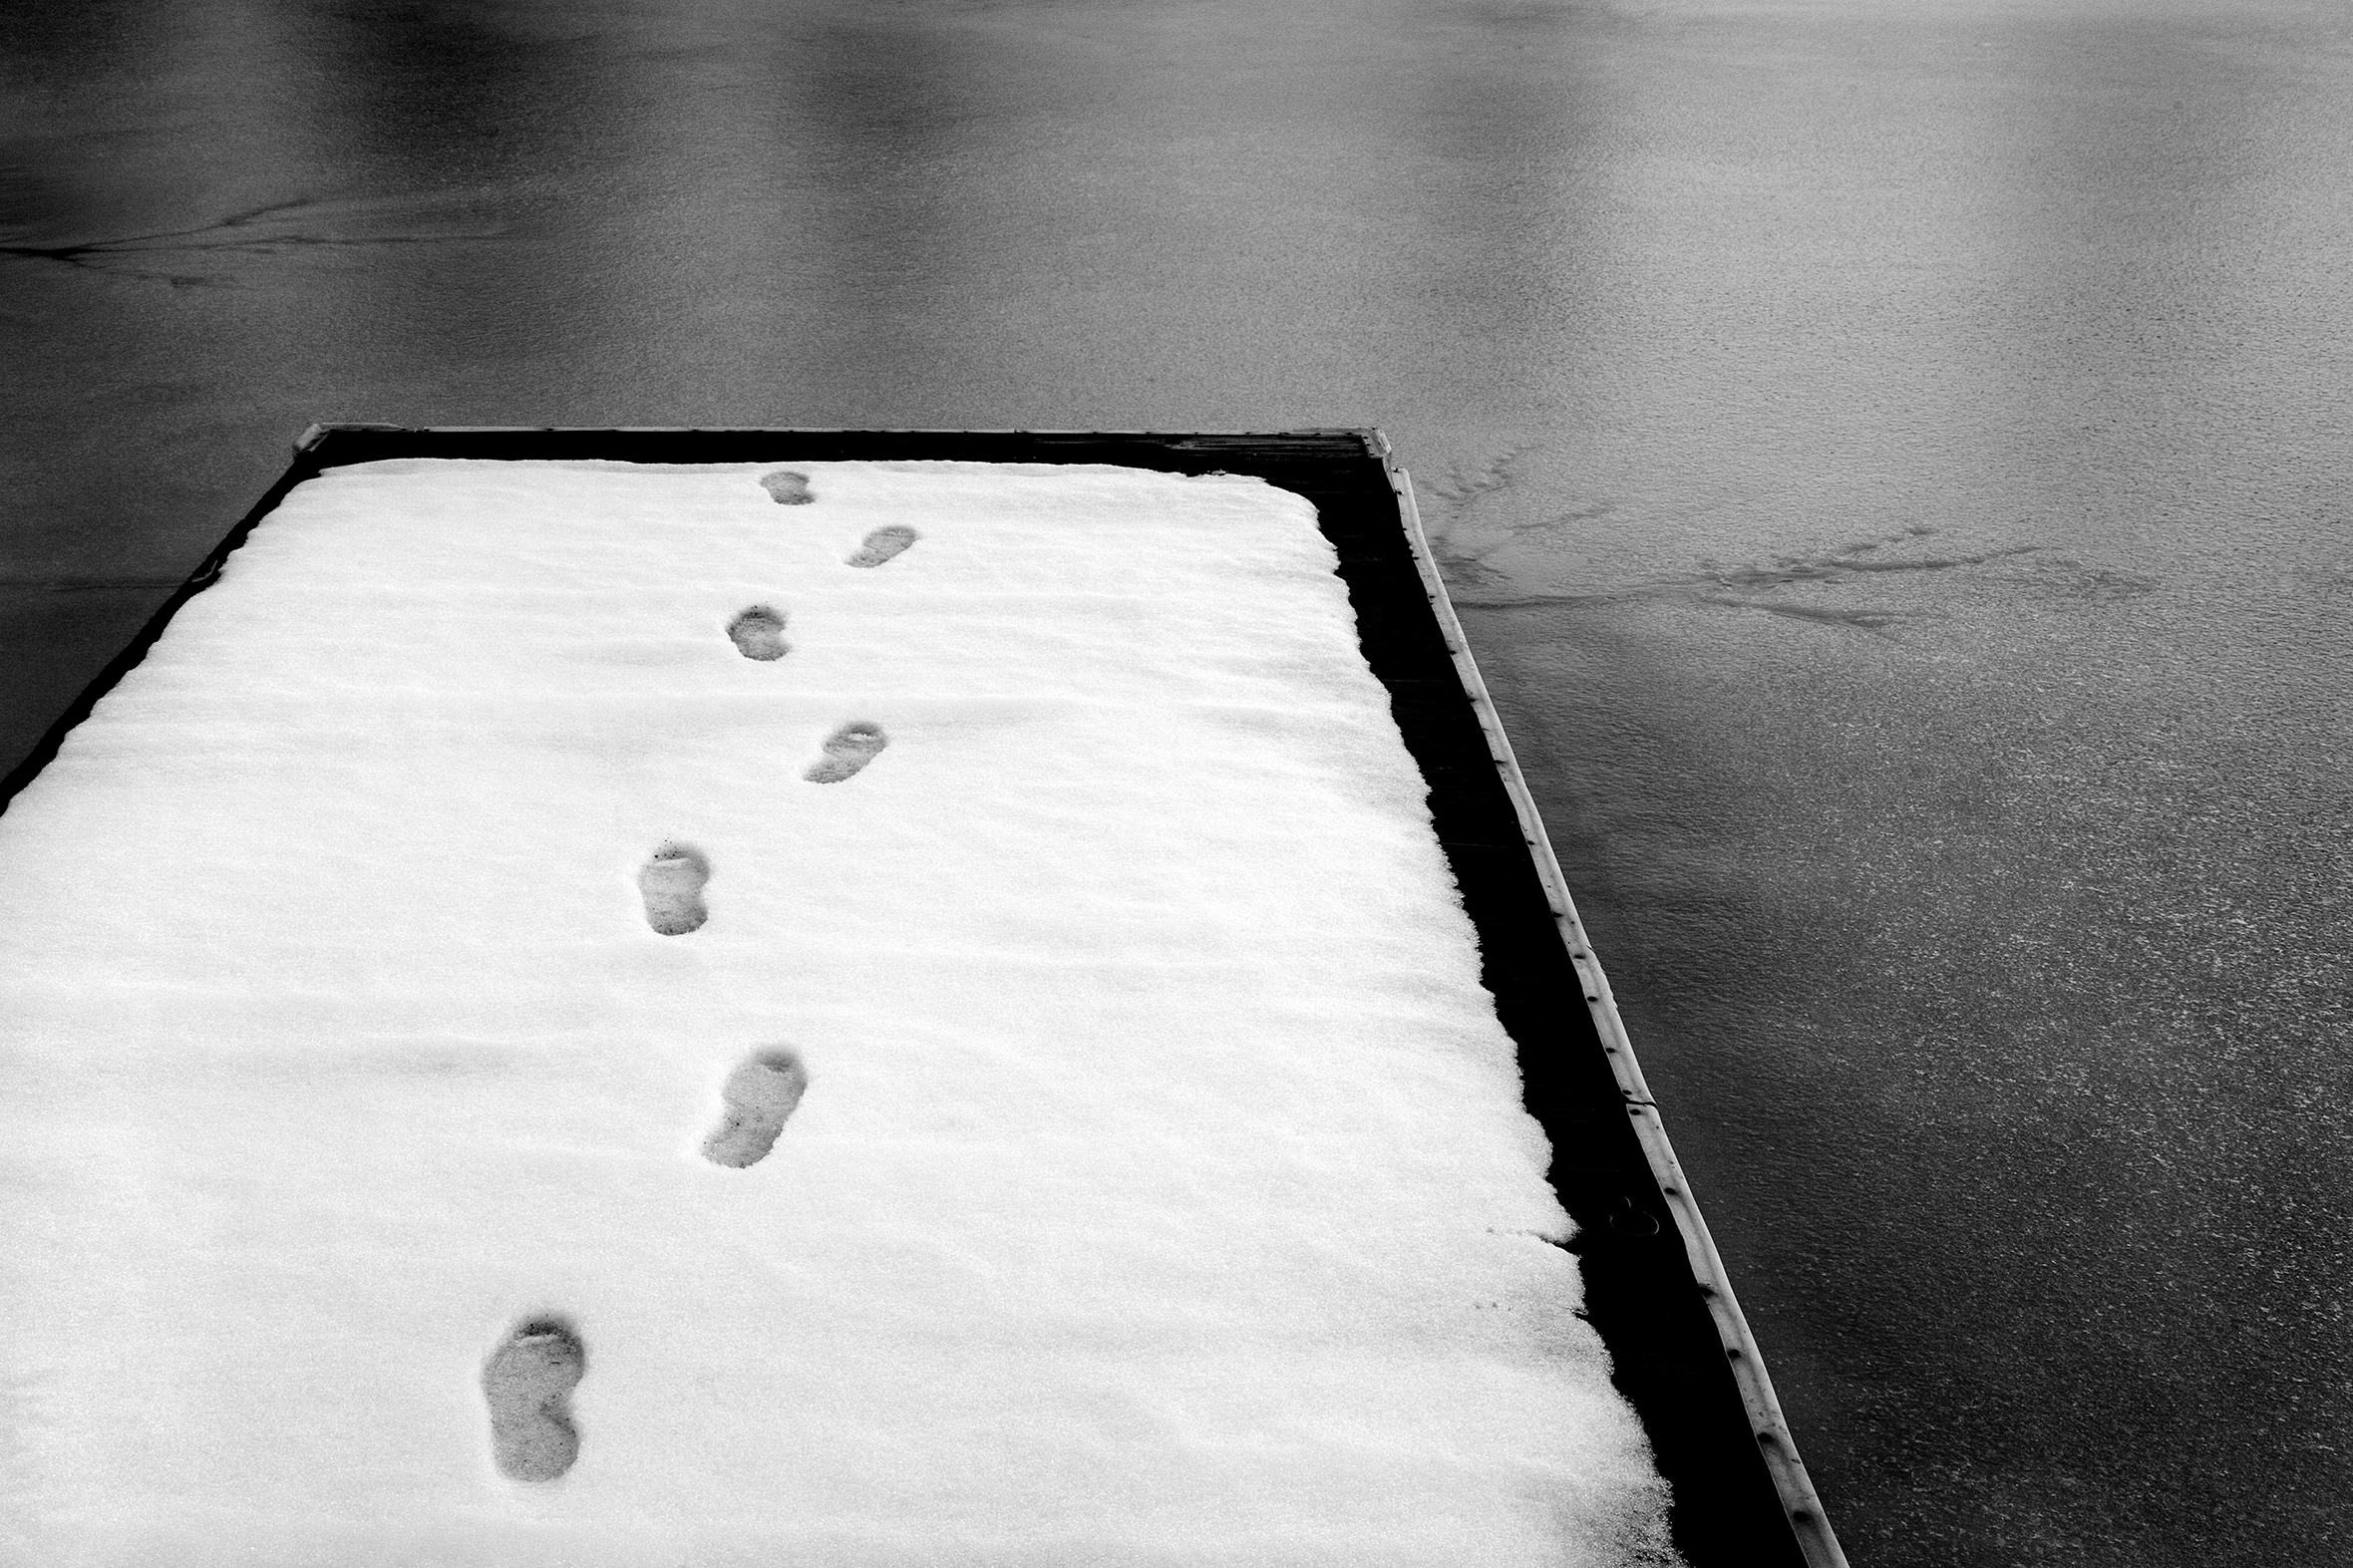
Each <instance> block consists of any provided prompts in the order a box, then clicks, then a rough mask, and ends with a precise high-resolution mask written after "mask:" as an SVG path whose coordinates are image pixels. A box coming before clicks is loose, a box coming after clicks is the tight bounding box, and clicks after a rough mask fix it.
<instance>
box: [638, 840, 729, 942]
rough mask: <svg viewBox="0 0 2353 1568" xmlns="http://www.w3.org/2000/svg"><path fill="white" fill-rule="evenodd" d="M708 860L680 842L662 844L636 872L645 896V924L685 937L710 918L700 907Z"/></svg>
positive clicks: (701, 906)
mask: <svg viewBox="0 0 2353 1568" xmlns="http://www.w3.org/2000/svg"><path fill="white" fill-rule="evenodd" d="M709 880H711V862H710V861H708V860H706V859H704V858H703V857H702V856H701V855H700V854H698V853H696V852H695V851H694V850H692V849H689V848H687V847H686V846H685V845H683V844H664V845H662V847H661V848H660V849H658V850H656V851H654V857H653V858H652V859H651V860H648V861H647V862H646V863H645V869H643V870H642V871H639V872H638V873H637V890H638V892H640V893H642V894H643V895H644V896H645V923H646V924H647V925H649V926H652V927H653V928H654V929H655V930H656V931H659V932H660V933H661V934H662V935H664V936H684V935H685V934H686V933H687V932H689V931H693V930H696V929H699V928H700V927H701V925H702V923H703V922H704V921H705V920H708V919H709V918H710V917H711V914H710V911H709V910H707V909H705V908H704V907H703V884H704V883H705V882H708V881H709Z"/></svg>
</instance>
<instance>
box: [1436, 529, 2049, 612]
mask: <svg viewBox="0 0 2353 1568" xmlns="http://www.w3.org/2000/svg"><path fill="white" fill-rule="evenodd" d="M1611 509H1612V508H1611V506H1610V505H1609V503H1608V502H1602V503H1600V504H1599V505H1598V506H1595V507H1592V508H1588V509H1586V510H1584V511H1580V512H1570V513H1563V514H1560V515H1557V516H1555V517H1552V518H1549V519H1547V520H1546V521H1547V525H1548V524H1549V523H1552V522H1560V521H1569V520H1579V521H1593V520H1597V519H1598V518H1600V517H1602V516H1606V515H1607V514H1608V512H1609V511H1610V510H1611ZM1709 509H1712V508H1709ZM1522 531H1524V530H1519V529H1515V530H1513V538H1510V539H1505V540H1502V541H1499V542H1498V543H1496V544H1493V545H1490V546H1488V547H1487V548H1485V549H1481V550H1476V551H1463V552H1457V553H1455V554H1453V555H1450V556H1448V557H1446V558H1445V561H1444V567H1445V576H1446V579H1447V583H1448V586H1449V587H1450V588H1454V587H1463V588H1471V589H1473V590H1476V589H1477V588H1479V587H1481V586H1485V585H1487V584H1491V583H1493V584H1501V583H1504V582H1509V581H1511V580H1512V579H1511V576H1510V574H1508V573H1506V572H1504V571H1502V570H1500V569H1498V568H1497V567H1494V566H1491V565H1489V564H1488V563H1487V560H1486V557H1487V556H1488V555H1490V554H1492V553H1493V552H1494V551H1496V550H1498V549H1501V548H1503V547H1504V546H1505V545H1507V544H1510V543H1513V542H1515V540H1516V537H1517V535H1518V533H1520V532H1522ZM1935 531H1936V530H1935V529H1933V528H1930V527H1925V526H1920V525H1914V526H1912V527H1909V528H1905V529H1903V530H1902V531H1901V532H1898V533H1891V534H1887V535H1885V536H1884V537H1881V538H1877V539H1861V540H1857V541H1855V542H1853V543H1850V544H1845V545H1840V546H1837V547H1835V548H1834V549H1831V550H1829V551H1826V552H1824V553H1823V554H1820V555H1814V556H1799V555H1785V556H1781V557H1779V558H1777V559H1775V560H1774V561H1772V562H1770V563H1768V564H1750V565H1738V566H1726V565H1721V564H1719V563H1717V562H1715V561H1702V562H1700V569H1699V570H1698V571H1696V572H1690V573H1682V574H1678V575H1676V576H1672V577H1654V578H1651V579H1649V580H1648V581H1645V582H1638V583H1631V584H1629V585H1627V586H1626V587H1623V588H1617V589H1610V590H1606V591H1603V592H1600V593H1523V594H1513V595H1508V596H1496V597H1491V598H1483V597H1478V596H1477V595H1476V592H1474V593H1471V594H1456V595H1455V596H1454V602H1455V604H1456V605H1457V606H1458V607H1460V608H1464V609H1479V610H1520V609H1538V608H1564V607H1570V606H1576V605H1586V604H1619V603H1627V602H1630V601H1634V600H1641V599H1683V600H1686V601H1688V602H1691V603H1694V604H1706V605H1712V606H1715V607H1717V608H1719V609H1736V610H1758V611H1762V612H1763V613H1765V614H1767V615H1780V616H1787V617H1789V618H1790V619H1793V620H1802V621H1814V622H1818V623H1824V624H1830V625H1838V626H1851V627H1855V628H1857V629H1859V630H1862V631H1869V632H1884V631H1885V630H1886V629H1887V628H1888V627H1890V626H1893V625H1897V624H1899V623H1901V622H1904V621H1909V620H1919V619H1925V618H1934V617H1936V615H1937V613H1938V612H1936V611H1933V610H1898V609H1885V608H1877V607H1872V608H1859V609H1844V608H1838V607H1835V606H1829V605H1819V604H1793V603H1789V602H1787V601H1784V600H1778V599H1773V598H1766V597H1761V595H1763V594H1769V593H1771V592H1772V590H1774V589H1776V588H1784V587H1791V586H1796V585H1808V584H1811V585H1822V586H1836V585H1838V584H1840V583H1843V582H1847V581H1849V580H1851V579H1853V578H1855V577H1857V576H1862V575H1866V574H1869V573H1873V572H1888V573H1897V572H1939V571H1951V570H1955V569H1958V568H1963V567H1970V566H1983V565H1985V564H1987V563H1988V562H1991V561H1997V560H2001V559H2004V558H2006V557H2008V556H2012V555H2027V554H2032V553H2034V552H2036V551H2038V550H2041V549H2043V548H2044V547H2045V546H2043V545H2040V544H2013V545H2009V546H2007V547H2005V548H2002V549H1998V550H1986V551H1982V552H1980V553H1978V554H1974V555H1939V556H1931V557H1928V558H1926V559H1920V558H1916V557H1915V558H1910V559H1895V560H1878V559H1869V558H1866V557H1868V556H1870V554H1871V552H1873V551H1875V550H1878V549H1881V548H1883V547H1885V546H1887V545H1890V544H1898V543H1903V542H1906V541H1909V540H1914V539H1919V538H1924V537H1926V536H1927V535H1929V534H1932V533H1934V532H1935Z"/></svg>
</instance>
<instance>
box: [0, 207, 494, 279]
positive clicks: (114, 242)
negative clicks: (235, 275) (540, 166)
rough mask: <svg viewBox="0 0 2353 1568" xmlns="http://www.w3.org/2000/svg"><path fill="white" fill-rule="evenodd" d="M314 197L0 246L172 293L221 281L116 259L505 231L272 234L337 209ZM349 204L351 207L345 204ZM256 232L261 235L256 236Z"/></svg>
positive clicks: (427, 241) (23, 256) (440, 240)
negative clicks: (291, 218) (122, 230)
mask: <svg viewBox="0 0 2353 1568" xmlns="http://www.w3.org/2000/svg"><path fill="white" fill-rule="evenodd" d="M335 204H336V203H328V202H322V201H319V200H317V199H315V198H313V197H310V196H300V197H297V198H295V199H294V200H291V201H273V202H270V203H269V204H267V205H265V206H258V207H250V208H247V209H246V210H244V211H241V212H232V213H230V214H229V215H228V216H226V217H224V218H219V219H217V220H215V221H213V222H210V223H202V224H198V225H196V226H195V227H192V228H171V229H159V230H157V231H156V232H154V233H152V234H124V235H120V236H117V237H116V238H113V239H96V240H89V241H86V242H83V243H80V244H73V245H6V244H0V256H13V257H15V258H17V259H18V260H21V261H55V262H58V263H60V264H62V265H65V266H69V267H74V268H77V269H79V270H82V271H86V272H97V273H102V274H105V275H107V276H110V277H135V278H145V279H148V280H149V281H152V282H161V283H168V284H170V285H171V286H172V287H173V288H194V287H199V286H201V285H204V284H208V283H212V282H214V281H216V278H215V276H214V275H213V274H211V273H204V272H171V271H163V270H157V269H153V268H143V267H138V266H120V265H109V264H107V263H108V262H110V261H112V260H113V259H114V258H118V257H126V256H142V255H173V254H180V253H185V252H188V251H199V252H201V251H212V252H222V251H246V252H252V253H258V254H267V253H269V252H271V251H274V250H280V249H286V248H291V247H300V246H306V245H307V246H326V247H336V246H343V247H359V246H367V245H440V244H447V243H448V242H450V241H451V240H456V239H491V238H495V237H497V236H498V235H499V234H500V233H501V232H503V230H500V229H484V230H458V231H454V232H451V233H445V234H376V235H339V234H306V233H300V232H292V233H275V234H273V233H269V232H267V231H266V225H268V224H269V223H270V222H271V221H272V220H275V219H279V218H282V217H284V216H287V215H290V214H292V213H296V212H301V211H304V210H306V209H308V210H316V209H319V208H323V207H328V206H332V205H335ZM342 204H343V205H350V203H342ZM255 230H262V232H259V233H254V232H253V231H255Z"/></svg>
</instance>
